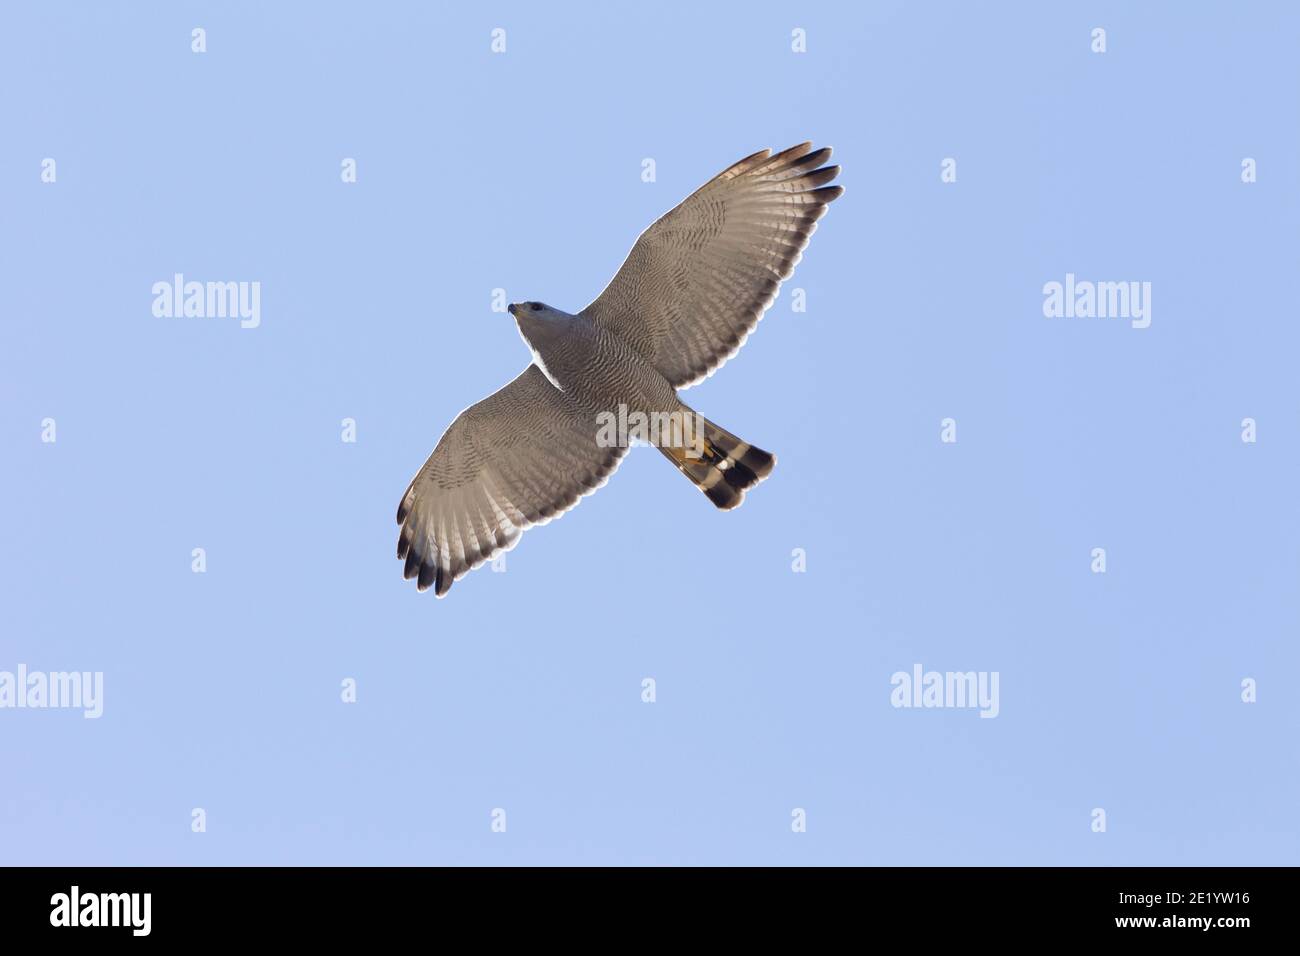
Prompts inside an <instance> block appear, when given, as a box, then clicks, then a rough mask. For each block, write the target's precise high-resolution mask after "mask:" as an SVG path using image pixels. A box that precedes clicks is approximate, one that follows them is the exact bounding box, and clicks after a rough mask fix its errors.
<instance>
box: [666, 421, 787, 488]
mask: <svg viewBox="0 0 1300 956" xmlns="http://www.w3.org/2000/svg"><path fill="white" fill-rule="evenodd" d="M688 414H689V415H690V417H691V418H692V419H693V421H694V423H695V425H696V427H695V428H694V429H691V428H687V429H686V430H685V431H686V435H685V440H684V441H683V442H681V443H680V444H676V445H673V444H665V443H663V442H660V443H659V445H658V448H659V450H660V451H661V452H663V454H664V457H665V458H667V459H668V460H669V461H671V462H672V463H673V464H674V465H676V466H677V470H678V471H680V472H681V473H682V474H683V475H685V476H686V477H687V478H689V479H691V481H692V482H694V484H695V487H697V488H699V489H700V491H702V492H704V494H705V495H706V496H707V497H708V499H709V500H710V501H712V502H713V503H714V504H715V505H717V506H718V507H719V508H721V509H722V510H723V511H730V510H731V509H732V508H736V507H739V505H740V503H741V502H742V501H744V500H745V492H746V491H748V490H749V489H750V488H752V487H754V485H756V484H758V483H759V482H760V481H762V480H763V479H764V478H766V477H767V476H768V475H770V474H771V473H772V469H773V468H774V467H775V466H776V456H775V455H773V454H772V453H771V452H766V451H763V449H761V448H758V447H756V446H754V445H751V444H750V443H749V442H746V441H741V440H740V439H739V438H737V437H736V436H735V435H733V434H731V432H729V431H727V430H726V429H725V428H720V427H719V426H717V425H715V424H713V422H711V421H709V420H708V419H707V418H705V417H704V416H703V415H699V414H697V413H694V412H688Z"/></svg>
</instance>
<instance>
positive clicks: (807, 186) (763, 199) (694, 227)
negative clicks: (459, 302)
mask: <svg viewBox="0 0 1300 956" xmlns="http://www.w3.org/2000/svg"><path fill="white" fill-rule="evenodd" d="M830 155H831V151H830V149H819V150H816V151H813V148H812V144H811V143H803V144H802V145H800V146H795V147H793V148H791V149H787V150H786V151H785V152H783V153H777V154H776V155H775V156H773V155H771V150H766V149H765V150H762V151H761V152H758V153H755V154H754V155H753V156H750V157H748V158H747V159H742V160H741V161H740V162H738V163H736V164H735V165H734V166H732V167H731V168H729V169H727V170H725V171H724V172H722V173H720V174H719V175H718V176H716V177H714V178H713V179H712V180H710V181H709V182H707V183H705V184H704V186H702V187H701V188H700V189H698V190H696V191H695V193H693V194H692V195H691V196H690V197H689V198H687V199H686V200H685V201H684V202H682V203H681V205H679V206H677V207H676V208H675V209H673V210H671V211H670V212H668V213H667V214H666V215H664V216H663V217H662V218H660V219H659V220H658V221H657V222H655V224H654V225H652V226H651V227H650V228H649V229H647V230H646V231H645V232H643V233H642V234H641V237H640V238H639V239H637V241H636V245H634V246H633V247H632V251H631V252H630V253H629V254H628V257H627V260H626V261H625V262H624V263H623V265H622V267H621V268H620V269H619V270H618V274H617V275H615V276H614V278H613V280H612V281H611V282H610V283H609V285H608V286H607V287H606V289H605V291H604V292H602V293H601V294H600V296H599V297H598V298H597V299H596V301H594V302H592V303H591V305H589V306H587V307H586V308H585V309H583V310H582V313H581V314H582V315H584V316H587V317H588V318H590V319H591V320H592V321H593V322H595V323H596V324H597V325H600V326H603V327H605V328H607V329H610V330H611V331H613V332H616V333H617V334H618V335H620V336H621V337H622V338H623V339H625V340H626V341H627V342H628V343H630V344H631V345H632V346H633V347H634V348H635V349H636V350H637V351H638V352H640V353H641V354H642V355H643V356H645V358H646V359H647V360H648V361H649V362H650V364H652V365H653V366H654V367H655V368H657V369H658V370H659V371H660V372H661V373H662V374H663V376H664V377H665V378H666V379H668V381H669V382H671V383H672V384H673V386H674V387H676V388H686V387H687V386H690V385H694V384H695V383H696V382H698V381H700V380H701V379H703V378H705V377H706V376H708V375H710V374H712V373H713V371H714V369H716V368H718V366H720V365H721V364H722V363H723V362H725V361H726V360H727V359H729V358H730V357H731V356H733V355H735V354H736V352H737V351H738V350H739V349H740V347H741V346H742V345H743V344H744V343H745V339H746V337H747V336H748V335H749V333H750V332H752V331H754V327H755V326H756V325H758V320H759V319H760V318H762V316H763V313H764V312H765V311H767V307H768V306H770V305H771V304H772V301H773V300H774V299H775V298H776V292H777V289H778V288H779V287H780V285H781V282H782V280H784V279H787V278H789V276H790V274H791V273H792V272H794V267H795V266H796V265H797V264H798V262H799V257H800V254H801V253H802V251H803V249H804V247H805V246H807V245H808V238H809V237H810V236H811V235H812V234H813V230H815V229H816V228H817V220H818V219H820V218H821V217H822V216H823V215H824V214H825V213H826V207H827V204H828V203H830V202H832V201H833V200H835V199H837V198H839V196H840V194H841V193H843V192H844V189H843V187H841V186H827V185H826V184H827V183H829V182H830V181H831V180H832V179H834V178H835V177H836V176H837V175H839V171H840V168H839V167H838V166H823V165H822V164H823V163H825V162H826V160H828V159H830Z"/></svg>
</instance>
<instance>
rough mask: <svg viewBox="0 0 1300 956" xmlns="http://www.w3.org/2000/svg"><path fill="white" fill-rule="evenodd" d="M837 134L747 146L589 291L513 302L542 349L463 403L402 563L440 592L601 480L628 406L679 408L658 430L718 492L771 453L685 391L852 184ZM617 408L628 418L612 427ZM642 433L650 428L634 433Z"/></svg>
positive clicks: (427, 470)
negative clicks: (698, 408) (574, 304)
mask: <svg viewBox="0 0 1300 956" xmlns="http://www.w3.org/2000/svg"><path fill="white" fill-rule="evenodd" d="M830 155H831V151H830V149H829V148H824V149H817V150H814V149H813V147H812V144H811V143H803V144H801V145H799V146H794V147H792V148H790V149H787V150H785V151H784V152H780V153H777V154H776V155H772V151H771V150H768V149H764V150H761V151H760V152H757V153H754V154H753V155H752V156H748V157H746V158H745V159H742V160H741V161H740V162H738V163H736V164H735V165H733V166H731V167H729V168H727V169H726V170H724V171H723V172H721V173H719V174H718V175H717V176H715V177H714V178H713V179H711V180H709V181H708V182H707V183H705V184H704V185H703V186H702V187H700V188H699V189H698V190H696V191H695V192H694V193H692V194H691V195H690V196H689V197H688V198H687V199H685V200H684V201H683V202H682V203H681V204H680V205H678V206H677V207H676V208H674V209H672V210H671V211H670V212H668V213H667V214H665V215H664V216H663V217H661V218H660V219H659V220H658V221H656V222H655V223H654V224H653V225H651V226H650V228H648V229H646V230H645V232H643V233H641V236H640V237H639V238H638V239H637V241H636V244H635V245H633V247H632V251H631V252H630V253H629V254H628V257H627V260H626V261H625V262H624V263H623V265H622V266H621V267H620V268H619V270H618V273H617V274H616V275H615V276H614V278H613V280H612V281H611V282H610V283H609V285H608V286H606V288H605V291H603V292H602V293H601V294H600V295H599V296H598V297H597V298H596V300H595V301H594V302H592V303H591V304H590V305H588V306H587V307H586V308H585V309H583V310H582V311H581V312H578V313H575V314H570V313H568V312H563V311H561V310H559V309H556V308H553V307H551V306H549V305H546V304H544V303H542V302H521V303H515V304H512V305H511V306H510V307H509V312H510V314H511V315H512V316H514V320H515V324H516V325H517V326H518V328H519V334H520V335H521V336H522V337H523V340H524V343H525V344H526V345H527V346H528V348H529V350H530V351H531V352H532V356H533V360H532V362H531V364H529V366H528V367H527V368H526V369H524V371H523V372H522V373H521V374H520V375H519V376H518V377H517V378H515V379H514V381H512V382H510V384H508V385H506V386H505V387H504V388H502V389H500V390H499V391H497V392H494V393H493V394H492V395H489V396H488V397H487V398H485V399H483V401H481V402H479V403H478V404H476V405H471V406H470V407H469V408H467V409H465V410H464V411H463V412H461V413H460V415H458V416H457V417H456V420H455V421H454V422H452V423H451V427H449V428H448V429H447V431H446V432H445V433H444V434H443V436H442V438H441V439H440V440H439V441H438V445H437V447H436V448H434V450H433V454H432V455H430V456H429V460H428V461H426V462H425V463H424V467H422V468H421V469H420V470H419V472H418V473H417V474H416V476H415V478H413V479H412V480H411V483H410V485H409V486H408V487H407V489H406V493H405V494H404V495H402V500H401V503H400V504H399V505H398V508H397V523H398V524H399V525H400V526H401V531H400V533H399V534H398V539H397V557H398V558H399V559H401V560H404V561H405V562H406V564H405V569H404V572H403V574H404V576H405V577H406V578H408V579H410V578H415V579H416V586H417V587H418V589H419V590H421V591H424V590H427V589H428V588H433V589H434V593H435V594H436V595H437V596H438V597H442V596H443V595H445V594H446V593H447V592H448V591H449V590H451V586H452V584H453V583H454V582H455V581H458V580H459V579H460V578H462V577H464V576H465V575H466V574H467V573H468V572H469V571H471V570H473V569H474V568H477V567H478V566H479V565H481V564H483V563H484V562H485V561H488V560H490V559H492V558H493V557H494V556H495V555H496V554H497V553H499V552H501V551H505V550H509V549H510V548H512V547H514V545H515V544H516V543H518V541H519V538H520V536H521V535H522V534H523V533H524V531H525V529H527V528H529V527H531V526H533V525H537V524H545V523H546V522H548V521H550V520H551V519H552V518H556V517H559V516H560V515H561V514H563V513H564V512H565V511H568V510H569V509H570V508H572V507H573V506H574V505H576V504H577V503H578V501H579V500H580V499H581V498H582V497H583V496H584V495H588V494H591V493H592V492H593V491H595V490H596V489H597V488H600V487H601V486H603V485H604V484H605V482H606V481H607V480H608V479H609V476H610V475H612V474H613V473H614V470H615V469H616V468H617V467H618V464H619V462H620V460H621V459H622V457H623V455H624V454H626V452H627V448H628V442H627V441H626V440H624V439H625V435H624V434H623V433H622V432H623V431H625V430H626V428H625V425H626V423H628V422H634V423H636V424H638V425H641V424H644V423H645V422H647V421H649V422H652V423H653V422H663V423H669V422H671V423H675V424H673V427H670V428H667V431H669V432H670V433H671V435H672V438H671V440H668V439H666V438H665V436H664V435H662V434H658V435H653V432H654V430H653V429H651V432H652V435H653V437H652V439H651V441H650V443H651V444H654V445H655V446H656V447H657V448H658V449H659V450H660V451H661V452H662V453H663V454H664V456H665V457H666V458H668V460H669V461H671V462H672V463H673V464H674V465H675V466H676V467H677V470H678V471H680V472H681V473H682V474H683V475H685V476H686V477H687V478H689V479H690V480H691V481H692V482H693V483H694V484H695V485H696V487H698V488H699V489H700V490H701V491H702V492H704V494H705V495H706V496H707V497H708V499H709V501H711V502H712V503H713V504H714V505H716V506H717V507H718V508H721V509H723V510H728V509H731V508H735V507H736V506H737V505H739V504H740V503H741V501H742V500H743V499H744V496H745V492H746V491H747V490H748V489H749V488H751V487H753V486H754V485H756V484H758V482H760V481H762V480H763V479H764V478H766V477H767V476H768V475H769V474H770V473H771V471H772V468H773V466H774V465H775V464H776V457H775V456H774V455H772V454H770V453H769V452H766V451H763V450H762V449H761V448H758V447H756V446H754V445H751V444H749V443H748V442H745V441H741V440H740V439H739V438H737V437H736V436H735V435H733V434H731V432H729V431H727V430H726V429H724V428H722V427H721V426H719V425H716V424H714V423H713V422H711V421H708V420H707V419H705V418H703V417H702V416H700V415H699V414H698V413H696V412H695V411H694V410H693V409H691V408H690V407H689V406H687V405H686V404H684V403H683V402H682V401H681V399H679V398H678V397H677V390H678V389H683V388H689V387H690V386H691V385H694V384H696V383H697V382H699V381H701V380H702V379H704V378H706V377H708V376H709V375H712V374H713V373H714V372H715V371H717V369H718V368H719V366H721V365H722V363H724V362H725V361H726V360H727V359H729V358H730V357H731V356H733V355H735V354H736V352H737V351H739V349H740V347H741V346H742V345H743V344H744V343H745V339H746V338H747V337H748V336H749V333H750V332H752V331H754V327H755V326H756V325H758V320H759V319H760V318H762V315H763V313H764V312H765V311H766V310H767V308H768V306H770V305H771V304H772V302H773V300H774V299H775V298H776V293H777V289H778V288H780V285H781V282H782V281H783V280H785V279H787V278H789V276H790V274H791V273H792V272H793V271H794V267H795V265H796V264H797V263H798V262H799V259H800V256H801V254H802V252H803V250H804V248H805V247H806V246H807V245H808V239H809V237H810V236H811V235H812V233H813V231H814V230H815V229H816V228H817V220H819V219H820V218H821V217H822V216H823V215H824V214H825V213H826V208H827V205H828V204H829V203H830V202H832V201H833V200H835V199H837V198H838V197H839V196H840V195H841V194H842V193H843V192H844V190H843V187H841V186H828V185H827V183H829V182H831V180H833V179H835V177H836V176H837V175H839V171H840V168H839V167H838V166H827V165H826V162H827V160H828V159H830ZM614 421H617V422H618V423H619V426H620V429H621V430H619V429H615V430H616V431H619V434H617V435H615V436H613V438H612V439H611V435H610V434H609V432H610V431H611V429H610V428H609V427H606V426H610V425H611V424H612V423H613V422H614ZM635 437H645V436H644V435H641V434H639V435H637V436H635Z"/></svg>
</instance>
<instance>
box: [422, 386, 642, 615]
mask: <svg viewBox="0 0 1300 956" xmlns="http://www.w3.org/2000/svg"><path fill="white" fill-rule="evenodd" d="M596 424H597V423H596V422H595V421H594V420H592V419H591V418H590V416H589V415H587V414H586V413H585V412H582V411H581V410H579V409H578V408H577V407H576V406H575V405H573V403H572V402H571V401H570V400H569V399H568V398H566V397H565V396H564V394H563V393H562V392H561V391H559V389H557V388H555V387H554V386H553V385H551V383H550V382H549V381H548V380H547V379H546V376H545V375H544V374H542V371H541V370H540V369H539V368H537V366H536V365H530V366H528V368H527V369H525V370H524V371H523V373H522V374H520V375H519V376H518V377H517V378H515V379H514V380H513V381H512V382H510V384H508V385H506V386H505V387H504V388H502V389H499V390H498V391H496V392H494V393H493V394H491V395H489V396H488V397H487V398H485V399H483V401H481V402H479V403H478V404H476V405H472V406H470V407H469V408H467V409H465V411H463V412H461V413H460V415H459V416H457V418H456V420H455V421H454V422H452V424H451V427H450V428H448V429H447V431H446V432H445V433H444V434H443V436H442V438H441V439H440V440H439V442H438V445H437V447H436V448H434V450H433V454H431V455H430V456H429V460H428V461H426V462H425V463H424V467H422V468H421V469H420V471H419V473H418V474H416V476H415V478H413V479H412V480H411V483H410V485H409V486H407V489H406V493H405V494H404V495H402V500H401V502H400V504H399V505H398V507H397V523H398V524H399V525H401V531H400V532H399V534H398V538H397V557H398V558H399V559H402V560H403V561H405V565H404V567H403V575H404V576H405V577H406V578H408V579H409V578H415V579H416V586H417V587H418V588H419V589H420V590H421V591H423V590H425V589H427V588H433V589H434V593H436V594H437V596H438V597H442V596H443V595H444V594H446V593H447V592H448V591H449V590H450V589H451V586H452V584H453V583H455V582H456V581H458V580H460V578H462V577H464V576H465V575H466V574H468V573H469V572H470V571H472V570H473V569H474V568H477V567H478V566H480V565H481V564H483V563H484V562H485V561H490V560H491V559H492V558H493V557H495V556H496V555H497V554H499V553H500V552H501V551H507V550H509V549H510V548H513V547H514V546H515V545H516V544H517V543H518V542H519V538H520V537H521V536H522V535H523V533H524V531H525V530H527V529H528V528H529V527H530V526H532V525H535V524H545V523H546V522H547V521H550V520H551V519H552V518H555V517H558V516H559V515H561V514H563V513H564V512H565V511H568V510H569V509H570V508H572V507H574V506H575V505H576V504H577V503H578V502H579V501H580V500H581V499H582V497H583V496H584V495H589V494H591V493H592V492H593V491H595V490H596V489H598V488H600V487H601V486H602V485H604V484H605V482H606V481H607V480H608V479H609V476H610V475H612V474H613V473H614V471H615V470H616V469H617V468H618V464H619V461H620V460H621V459H622V457H623V454H624V453H625V452H626V450H627V449H625V448H602V447H600V446H599V445H598V444H597V443H596V431H597V427H596Z"/></svg>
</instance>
